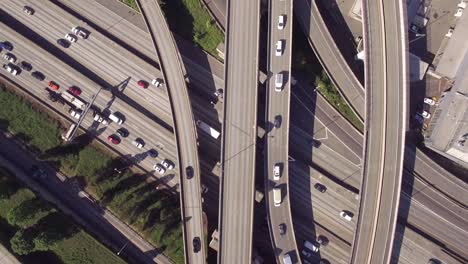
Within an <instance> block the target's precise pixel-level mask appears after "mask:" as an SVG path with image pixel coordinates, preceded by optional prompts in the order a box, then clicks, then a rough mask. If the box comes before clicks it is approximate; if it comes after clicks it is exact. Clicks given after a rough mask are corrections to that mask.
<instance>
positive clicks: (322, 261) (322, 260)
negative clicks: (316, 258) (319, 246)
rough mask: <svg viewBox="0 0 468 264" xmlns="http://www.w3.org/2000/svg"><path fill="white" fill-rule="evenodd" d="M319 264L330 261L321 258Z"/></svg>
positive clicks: (327, 263) (325, 263) (326, 263)
mask: <svg viewBox="0 0 468 264" xmlns="http://www.w3.org/2000/svg"><path fill="white" fill-rule="evenodd" d="M319 264H330V261H328V260H326V259H321V260H320V262H319Z"/></svg>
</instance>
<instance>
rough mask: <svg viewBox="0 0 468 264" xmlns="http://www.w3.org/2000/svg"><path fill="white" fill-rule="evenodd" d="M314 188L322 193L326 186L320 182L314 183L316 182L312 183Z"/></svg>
mask: <svg viewBox="0 0 468 264" xmlns="http://www.w3.org/2000/svg"><path fill="white" fill-rule="evenodd" d="M314 188H315V189H316V190H317V191H319V192H321V193H324V192H326V191H327V187H326V186H325V185H323V184H320V183H316V184H315V185H314Z"/></svg>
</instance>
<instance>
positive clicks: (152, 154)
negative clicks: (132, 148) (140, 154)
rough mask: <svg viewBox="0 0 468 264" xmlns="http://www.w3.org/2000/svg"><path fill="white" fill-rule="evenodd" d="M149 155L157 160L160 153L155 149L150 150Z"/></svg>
mask: <svg viewBox="0 0 468 264" xmlns="http://www.w3.org/2000/svg"><path fill="white" fill-rule="evenodd" d="M148 155H149V156H150V157H152V158H156V157H157V156H158V151H157V150H155V149H150V150H148Z"/></svg>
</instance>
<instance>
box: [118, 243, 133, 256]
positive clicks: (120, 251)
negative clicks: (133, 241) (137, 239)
mask: <svg viewBox="0 0 468 264" xmlns="http://www.w3.org/2000/svg"><path fill="white" fill-rule="evenodd" d="M128 243H130V240H128V241H127V243H125V244H124V245H123V246H122V248H121V249H120V250H119V251H117V253H116V254H117V256H119V255H120V253H122V250H124V248H125V247H126V246H127V245H128Z"/></svg>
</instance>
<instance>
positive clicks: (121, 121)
mask: <svg viewBox="0 0 468 264" xmlns="http://www.w3.org/2000/svg"><path fill="white" fill-rule="evenodd" d="M109 119H110V120H112V121H114V122H115V123H117V124H119V125H121V124H123V120H122V119H120V117H118V116H116V115H114V114H113V113H112V114H110V115H109Z"/></svg>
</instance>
